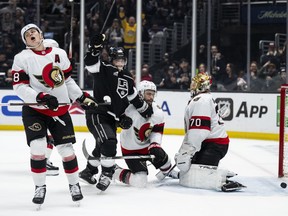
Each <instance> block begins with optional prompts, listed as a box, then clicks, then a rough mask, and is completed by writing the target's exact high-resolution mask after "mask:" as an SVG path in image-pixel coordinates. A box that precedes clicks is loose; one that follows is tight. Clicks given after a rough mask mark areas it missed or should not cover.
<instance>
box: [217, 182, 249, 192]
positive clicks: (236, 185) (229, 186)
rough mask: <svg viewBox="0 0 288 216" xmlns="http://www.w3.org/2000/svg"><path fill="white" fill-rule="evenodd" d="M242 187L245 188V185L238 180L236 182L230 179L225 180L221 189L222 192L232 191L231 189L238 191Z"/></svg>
mask: <svg viewBox="0 0 288 216" xmlns="http://www.w3.org/2000/svg"><path fill="white" fill-rule="evenodd" d="M243 188H246V186H244V185H242V184H240V183H239V182H236V181H230V180H227V181H226V184H224V185H223V186H222V187H221V190H222V191H223V192H233V191H239V190H241V189H243Z"/></svg>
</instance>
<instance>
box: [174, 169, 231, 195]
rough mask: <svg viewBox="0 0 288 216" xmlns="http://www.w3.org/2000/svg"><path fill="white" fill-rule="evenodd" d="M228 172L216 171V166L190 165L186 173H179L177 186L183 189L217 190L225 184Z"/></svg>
mask: <svg viewBox="0 0 288 216" xmlns="http://www.w3.org/2000/svg"><path fill="white" fill-rule="evenodd" d="M228 173H230V172H229V171H228V170H222V169H217V166H208V165H201V164H192V165H191V167H190V169H189V170H188V172H186V173H180V181H179V184H180V185H182V186H185V187H191V188H199V189H208V190H217V191H221V187H222V186H223V185H224V184H225V183H226V180H227V174H228Z"/></svg>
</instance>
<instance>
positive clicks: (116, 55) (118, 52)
mask: <svg viewBox="0 0 288 216" xmlns="http://www.w3.org/2000/svg"><path fill="white" fill-rule="evenodd" d="M109 57H110V60H111V62H112V61H113V60H115V59H124V60H126V57H125V55H124V49H123V48H122V47H110V49H109Z"/></svg>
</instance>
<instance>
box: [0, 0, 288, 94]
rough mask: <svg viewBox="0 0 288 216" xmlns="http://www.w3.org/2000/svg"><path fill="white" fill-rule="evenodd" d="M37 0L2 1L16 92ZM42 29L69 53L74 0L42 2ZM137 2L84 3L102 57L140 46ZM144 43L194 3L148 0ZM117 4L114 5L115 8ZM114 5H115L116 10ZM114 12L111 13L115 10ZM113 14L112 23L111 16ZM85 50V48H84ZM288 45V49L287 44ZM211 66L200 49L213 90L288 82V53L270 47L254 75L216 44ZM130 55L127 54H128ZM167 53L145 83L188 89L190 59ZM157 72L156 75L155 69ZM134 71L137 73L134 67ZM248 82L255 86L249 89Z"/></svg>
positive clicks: (6, 61) (2, 33)
mask: <svg viewBox="0 0 288 216" xmlns="http://www.w3.org/2000/svg"><path fill="white" fill-rule="evenodd" d="M36 2H37V1H35V0H34V1H33V0H7V1H1V3H0V87H1V88H5V87H8V88H11V71H10V68H11V66H12V62H13V57H14V55H15V54H16V53H18V52H19V51H21V50H22V49H24V48H25V47H24V44H23V42H22V40H21V36H20V31H21V28H22V27H23V26H24V25H26V24H28V23H36V24H37V5H36ZM40 2H41V5H40V27H41V29H42V31H43V34H44V37H45V38H53V39H55V40H57V42H58V43H59V45H60V47H62V48H64V49H65V50H66V51H67V52H68V47H69V46H68V44H69V42H70V24H71V3H70V2H69V0H45V1H40ZM79 2H80V0H74V14H73V19H72V29H73V37H72V40H73V59H74V61H75V62H79V41H80V40H79V39H80V38H79V33H80V22H79V20H80V19H79V18H80V3H79ZM136 2H137V1H136V0H115V2H114V1H113V0H106V1H95V0H94V1H93V0H86V1H85V33H84V34H85V40H84V41H85V43H86V44H87V43H88V41H89V37H90V36H91V35H94V34H97V33H100V32H103V33H105V35H106V38H107V45H106V50H105V49H104V52H103V53H102V57H103V58H108V53H107V50H108V48H109V47H110V46H121V47H124V49H125V52H126V54H128V51H129V50H130V49H135V47H136V26H137V23H136V11H137V10H136ZM142 2H143V4H142V11H143V13H142V41H143V42H149V41H151V40H153V38H154V37H157V35H161V34H163V29H164V28H167V27H171V26H172V25H173V23H174V22H184V17H185V16H191V14H192V12H191V8H192V5H191V4H192V1H191V0H160V1H156V0H143V1H142ZM114 3H115V4H114ZM112 4H114V5H113V7H111V6H112ZM111 8H112V10H111V11H110V9H111ZM109 11H110V12H111V13H110V15H109V17H108V20H107V22H106V23H105V21H106V17H107V15H108V14H109ZM85 47H86V46H85ZM284 47H285V46H284ZM209 49H210V55H211V62H210V65H209V66H210V68H207V48H206V47H205V45H200V46H199V49H198V53H197V72H209V73H210V74H211V76H212V78H213V85H212V91H253V92H267V91H269V92H276V91H278V90H279V88H280V86H281V84H283V83H286V70H285V55H286V50H285V49H279V48H276V47H275V46H274V44H272V43H271V44H270V46H269V50H268V52H267V53H264V54H263V55H262V56H261V57H260V58H259V59H256V60H252V61H251V64H250V77H247V74H249V73H247V70H246V68H238V67H237V66H236V65H237V64H235V62H227V61H226V59H225V56H224V55H223V54H222V53H221V50H219V47H218V46H217V45H212V46H211V47H210V48H209ZM127 56H128V55H127ZM171 56H172V55H171V53H165V54H164V56H163V61H162V62H161V63H160V64H158V65H157V67H154V66H153V65H148V64H147V63H146V62H143V64H142V69H141V80H149V81H154V82H155V83H156V84H157V86H158V88H159V89H179V90H188V89H189V87H190V81H191V60H190V59H187V58H181V59H177V60H176V59H173V58H172V57H171ZM151 70H153V71H151ZM130 72H131V73H132V74H133V75H135V69H134V68H132V69H131V70H130ZM85 77H86V79H85V80H86V82H85V88H91V87H92V84H91V83H90V82H89V81H90V77H89V74H88V73H87V74H85ZM248 81H249V82H250V86H248V85H247V84H248Z"/></svg>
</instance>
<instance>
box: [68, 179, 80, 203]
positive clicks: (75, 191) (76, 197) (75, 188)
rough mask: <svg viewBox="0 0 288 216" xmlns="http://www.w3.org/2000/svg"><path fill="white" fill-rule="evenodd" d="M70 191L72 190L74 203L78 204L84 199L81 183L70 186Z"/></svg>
mask: <svg viewBox="0 0 288 216" xmlns="http://www.w3.org/2000/svg"><path fill="white" fill-rule="evenodd" d="M69 190H70V194H71V196H72V200H73V201H74V202H78V201H80V200H82V199H83V195H82V192H81V188H80V185H79V183H77V184H75V185H70V184H69Z"/></svg>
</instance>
